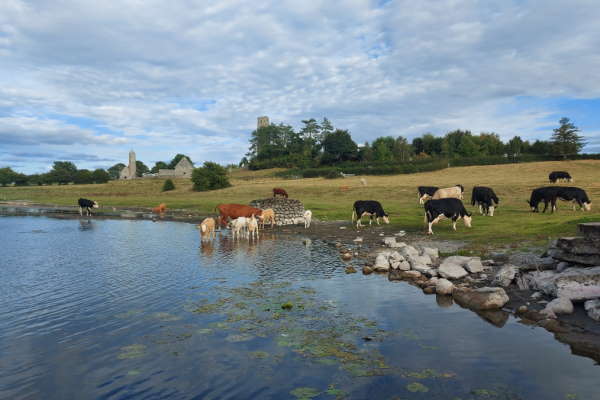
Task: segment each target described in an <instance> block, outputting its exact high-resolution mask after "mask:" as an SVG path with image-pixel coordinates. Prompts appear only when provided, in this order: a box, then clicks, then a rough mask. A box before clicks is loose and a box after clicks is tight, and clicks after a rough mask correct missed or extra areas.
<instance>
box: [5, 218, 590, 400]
mask: <svg viewBox="0 0 600 400" xmlns="http://www.w3.org/2000/svg"><path fill="white" fill-rule="evenodd" d="M0 232H1V234H2V251H1V259H0V306H1V308H0V309H1V310H2V318H1V319H0V360H1V361H0V398H2V399H129V398H131V399H138V398H144V399H159V398H168V399H193V398H196V399H295V398H296V399H311V398H312V399H341V398H350V399H462V400H466V399H560V400H564V399H571V400H572V399H581V400H583V399H585V400H588V399H599V398H600V390H599V385H598V382H600V368H599V367H598V365H596V364H595V363H594V361H593V360H591V359H588V358H585V357H579V356H576V355H573V354H571V352H570V349H569V347H568V346H567V345H564V344H562V343H559V342H557V341H556V340H555V339H554V338H553V336H552V334H550V333H548V332H546V331H545V330H544V329H542V328H537V327H531V326H526V325H523V324H521V323H519V322H518V320H516V319H514V318H513V317H512V316H502V314H500V316H499V317H498V316H497V315H496V316H491V317H490V318H488V319H490V320H494V321H496V319H497V318H500V322H499V323H498V321H496V322H497V324H496V325H499V326H500V325H501V326H502V327H498V326H496V325H494V324H492V323H489V322H486V321H485V320H484V318H482V317H480V316H479V315H477V314H475V313H473V312H471V311H468V310H465V309H462V308H460V307H458V306H457V305H452V304H451V302H449V301H448V299H446V298H441V297H438V298H436V296H435V295H433V296H426V295H424V294H423V293H422V291H421V290H420V289H419V288H417V287H413V286H411V285H409V284H407V283H406V282H390V281H388V280H387V277H386V276H385V275H377V274H372V275H362V274H360V273H359V274H346V273H345V271H344V267H345V265H346V264H344V263H343V262H342V261H341V260H340V259H339V255H338V252H337V250H336V248H335V247H332V246H329V245H328V244H326V243H324V242H320V241H318V240H316V241H313V242H312V244H310V245H308V246H306V245H304V244H303V241H302V238H301V237H296V236H289V235H281V234H280V235H277V234H268V233H267V234H262V235H261V239H260V240H259V241H258V242H256V243H252V242H251V243H248V241H247V240H241V241H239V242H233V241H232V240H231V239H230V237H229V235H228V234H221V235H218V236H217V239H216V240H215V241H214V242H213V243H212V244H207V243H202V244H201V242H200V238H199V234H198V230H197V229H196V228H195V227H194V225H191V224H185V223H174V222H151V221H127V220H96V219H91V220H87V219H81V220H79V219H54V218H46V217H11V216H4V217H0ZM355 266H356V267H358V265H355Z"/></svg>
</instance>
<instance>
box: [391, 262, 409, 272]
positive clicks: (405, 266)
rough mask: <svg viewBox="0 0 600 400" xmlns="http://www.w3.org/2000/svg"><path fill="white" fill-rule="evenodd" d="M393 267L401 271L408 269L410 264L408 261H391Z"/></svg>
mask: <svg viewBox="0 0 600 400" xmlns="http://www.w3.org/2000/svg"><path fill="white" fill-rule="evenodd" d="M391 265H392V267H393V268H394V269H399V270H401V271H410V264H409V263H408V261H393V263H392V264H391Z"/></svg>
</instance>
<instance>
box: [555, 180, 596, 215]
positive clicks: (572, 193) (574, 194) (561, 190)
mask: <svg viewBox="0 0 600 400" xmlns="http://www.w3.org/2000/svg"><path fill="white" fill-rule="evenodd" d="M557 196H558V198H559V199H561V200H564V201H572V202H573V211H575V204H577V205H579V209H580V210H585V211H590V210H591V209H592V202H591V200H590V198H589V197H588V195H587V193H586V192H585V190H583V189H581V188H578V187H573V186H563V187H560V186H559V187H558V191H557Z"/></svg>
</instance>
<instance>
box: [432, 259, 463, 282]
mask: <svg viewBox="0 0 600 400" xmlns="http://www.w3.org/2000/svg"><path fill="white" fill-rule="evenodd" d="M454 257H458V256H454ZM454 257H448V258H446V259H445V260H444V262H442V264H441V265H440V267H439V268H438V274H439V275H440V276H441V277H442V278H446V279H460V278H464V277H465V276H467V275H468V274H469V273H468V272H467V271H466V270H465V269H464V268H463V267H462V265H461V264H462V263H459V262H456V259H455V258H454ZM466 258H468V257H466Z"/></svg>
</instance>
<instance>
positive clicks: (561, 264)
mask: <svg viewBox="0 0 600 400" xmlns="http://www.w3.org/2000/svg"><path fill="white" fill-rule="evenodd" d="M570 266H571V264H569V263H568V262H566V261H561V262H559V263H558V264H556V272H563V271H564V270H565V269H567V268H569V267H570Z"/></svg>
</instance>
